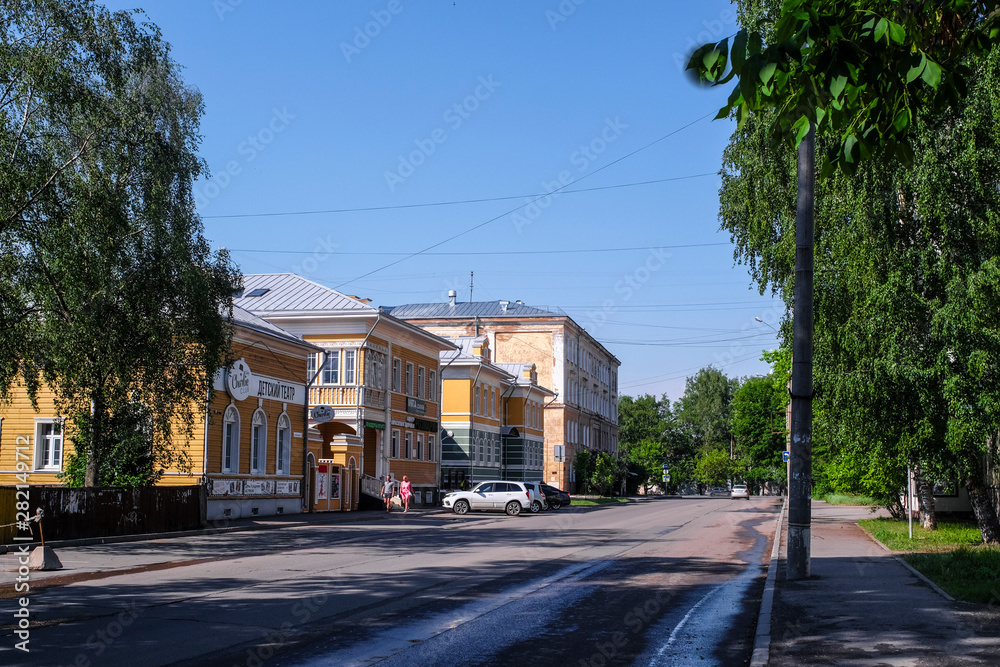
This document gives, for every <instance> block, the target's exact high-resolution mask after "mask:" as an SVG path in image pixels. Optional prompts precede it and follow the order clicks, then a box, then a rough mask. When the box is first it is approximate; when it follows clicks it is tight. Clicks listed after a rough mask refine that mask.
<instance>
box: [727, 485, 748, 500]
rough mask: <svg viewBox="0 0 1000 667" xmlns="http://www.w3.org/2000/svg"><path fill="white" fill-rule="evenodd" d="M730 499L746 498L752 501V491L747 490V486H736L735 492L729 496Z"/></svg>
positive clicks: (734, 487) (734, 486)
mask: <svg viewBox="0 0 1000 667" xmlns="http://www.w3.org/2000/svg"><path fill="white" fill-rule="evenodd" d="M729 497H730V498H746V499H747V500H750V489H748V488H747V485H746V484H734V485H733V490H732V492H731V493H730V494H729Z"/></svg>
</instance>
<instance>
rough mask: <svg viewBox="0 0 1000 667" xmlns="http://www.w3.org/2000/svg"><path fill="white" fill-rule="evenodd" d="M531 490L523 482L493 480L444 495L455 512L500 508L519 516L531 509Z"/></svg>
mask: <svg viewBox="0 0 1000 667" xmlns="http://www.w3.org/2000/svg"><path fill="white" fill-rule="evenodd" d="M532 500H533V499H532V497H531V492H530V491H528V489H527V487H525V485H524V483H522V482H509V481H506V480H491V481H488V482H480V483H479V484H477V485H476V486H475V487H473V488H472V489H471V490H469V491H453V492H451V493H449V494H448V495H446V496H445V497H444V506H445V507H447V508H449V509H451V510H452V511H453V512H455V514H466V513H468V511H469V510H498V511H501V512H506V513H507V514H508V515H509V516H517V515H518V514H520V513H521V510H530V509H531V501H532Z"/></svg>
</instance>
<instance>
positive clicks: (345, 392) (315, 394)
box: [309, 386, 386, 410]
mask: <svg viewBox="0 0 1000 667" xmlns="http://www.w3.org/2000/svg"><path fill="white" fill-rule="evenodd" d="M385 395H386V392H385V390H383V389H373V388H372V387H354V386H349V387H336V386H332V387H310V389H309V404H310V405H329V406H333V407H338V406H340V407H357V406H358V404H359V401H358V397H359V396H360V397H361V401H360V405H362V406H363V407H367V408H375V409H376V410H384V409H385Z"/></svg>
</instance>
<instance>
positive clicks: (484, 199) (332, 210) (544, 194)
mask: <svg viewBox="0 0 1000 667" xmlns="http://www.w3.org/2000/svg"><path fill="white" fill-rule="evenodd" d="M698 120H701V119H700V118H699V119H698ZM695 122H698V121H695ZM681 129H684V128H681ZM668 136H669V135H668ZM663 138H666V137H663ZM658 141H659V140H658ZM653 143H656V142H653ZM650 146H652V144H650ZM644 148H648V146H646V147H644ZM639 150H643V149H642V148H640V149H639ZM633 155H634V153H633ZM625 157H628V155H626V156H625ZM622 159H624V158H622ZM611 164H614V163H613V162H612V163H611ZM607 166H609V167H610V166H611V165H610V164H609V165H607ZM598 171H599V170H598ZM593 173H595V174H596V173H597V171H595V172H593ZM718 174H719V172H717V171H707V172H705V173H702V174H689V175H687V176H673V177H670V178H657V179H654V180H651V181H636V182H633V183H618V184H615V185H602V186H597V187H593V188H579V189H576V190H562V189H561V188H560V189H559V190H553V191H552V192H533V193H530V194H526V195H507V196H504V197H482V198H480V199H455V200H452V201H435V202H422V203H418V204H395V205H392V206H362V207H357V208H328V209H319V210H315V211H274V212H269V213H233V214H229V215H203V216H201V217H202V218H205V219H209V218H212V219H216V220H218V219H222V218H269V217H274V216H283V215H322V214H331V213H367V212H371V211H394V210H400V209H407V208H427V207H431V206H458V205H461V204H481V203H483V202H491V201H507V200H510V199H527V198H528V197H537V198H543V197H548V196H549V195H551V194H554V193H556V192H558V193H559V194H561V195H573V194H580V193H583V192H597V191H599V190H617V189H619V188H634V187H638V186H641V185H655V184H657V183H669V182H671V181H686V180H690V179H692V178H705V177H706V176H718ZM579 180H583V178H580V179H579ZM576 182H578V181H576ZM564 187H565V186H564Z"/></svg>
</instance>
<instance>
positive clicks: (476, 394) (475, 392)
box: [472, 386, 479, 415]
mask: <svg viewBox="0 0 1000 667" xmlns="http://www.w3.org/2000/svg"><path fill="white" fill-rule="evenodd" d="M472 394H473V398H474V401H475V409H476V414H477V415H478V414H479V387H478V386H476V387H473V389H472Z"/></svg>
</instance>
